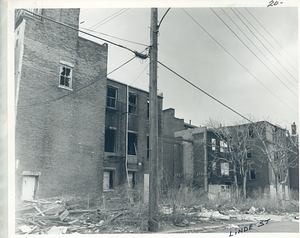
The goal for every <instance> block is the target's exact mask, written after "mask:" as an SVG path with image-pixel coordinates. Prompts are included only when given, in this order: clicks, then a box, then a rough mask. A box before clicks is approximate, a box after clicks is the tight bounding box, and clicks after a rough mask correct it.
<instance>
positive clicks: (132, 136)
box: [127, 132, 137, 155]
mask: <svg viewBox="0 0 300 238" xmlns="http://www.w3.org/2000/svg"><path fill="white" fill-rule="evenodd" d="M127 154H129V155H136V154H137V134H136V133H132V132H128V151H127Z"/></svg>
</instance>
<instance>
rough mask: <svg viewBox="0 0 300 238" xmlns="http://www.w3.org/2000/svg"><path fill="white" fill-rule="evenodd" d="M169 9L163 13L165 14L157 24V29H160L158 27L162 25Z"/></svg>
mask: <svg viewBox="0 0 300 238" xmlns="http://www.w3.org/2000/svg"><path fill="white" fill-rule="evenodd" d="M170 9H171V8H170V7H169V8H168V10H167V11H166V12H165V14H164V15H163V16H162V18H161V20H160V22H159V24H158V26H157V28H159V27H160V25H161V23H162V21H163V19H164V18H165V16H166V15H167V13H168V12H169V11H170Z"/></svg>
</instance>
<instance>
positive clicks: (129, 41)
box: [80, 27, 148, 46]
mask: <svg viewBox="0 0 300 238" xmlns="http://www.w3.org/2000/svg"><path fill="white" fill-rule="evenodd" d="M80 28H82V29H84V30H88V31H92V32H94V33H98V34H100V35H104V36H109V37H111V38H114V39H117V40H122V41H125V42H128V43H133V44H136V45H141V46H148V45H146V44H142V43H139V42H135V41H131V40H126V39H123V38H120V37H116V36H112V35H108V34H105V33H102V32H98V31H94V30H90V29H88V28H84V27H80Z"/></svg>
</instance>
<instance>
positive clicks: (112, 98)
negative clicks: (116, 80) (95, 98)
mask: <svg viewBox="0 0 300 238" xmlns="http://www.w3.org/2000/svg"><path fill="white" fill-rule="evenodd" d="M116 100H117V89H116V88H114V87H111V86H107V97H106V106H107V107H110V108H116Z"/></svg>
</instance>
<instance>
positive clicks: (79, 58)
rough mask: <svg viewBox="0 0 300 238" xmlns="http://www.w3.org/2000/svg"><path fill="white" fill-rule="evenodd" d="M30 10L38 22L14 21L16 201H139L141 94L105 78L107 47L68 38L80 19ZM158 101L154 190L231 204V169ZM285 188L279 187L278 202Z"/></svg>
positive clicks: (143, 175) (212, 141)
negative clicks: (191, 192)
mask: <svg viewBox="0 0 300 238" xmlns="http://www.w3.org/2000/svg"><path fill="white" fill-rule="evenodd" d="M30 10H31V11H32V12H34V13H37V14H38V15H34V14H30V13H28V12H27V11H24V10H16V12H15V115H16V126H15V145H16V146H15V148H16V149H15V162H16V198H21V199H23V200H32V199H37V198H46V197H54V196H63V195H75V196H77V195H78V196H80V195H83V194H87V193H91V192H93V193H94V192H95V193H98V194H102V193H110V192H113V191H114V190H115V189H116V188H117V187H118V186H120V185H122V184H124V183H126V184H127V185H128V187H129V188H130V189H132V190H137V191H140V195H141V196H142V197H145V198H146V197H147V195H145V194H147V191H148V186H149V154H150V150H149V94H148V92H146V91H143V90H140V89H138V88H134V87H131V86H128V85H125V84H123V83H121V82H118V81H116V80H113V79H109V78H107V54H108V46H107V44H98V43H95V42H93V41H90V40H87V39H85V38H82V37H80V36H79V35H78V31H76V30H74V29H72V28H75V29H78V28H79V13H80V9H30ZM41 16H42V17H41ZM48 18H51V19H59V22H60V23H62V24H57V23H55V22H52V21H49V20H47V19H48ZM63 24H65V25H68V26H71V27H72V28H69V27H66V26H65V25H63ZM157 97H158V161H159V168H160V170H161V173H160V174H161V175H162V176H161V182H162V183H164V184H170V186H171V183H176V184H177V185H180V184H190V185H192V186H196V187H199V188H200V187H201V188H203V189H204V190H205V191H207V192H209V193H210V194H213V195H216V194H220V193H221V194H222V193H224V194H225V195H226V196H230V186H231V185H232V181H233V177H232V176H233V174H232V170H231V169H230V166H231V164H229V163H228V162H222V161H221V160H218V161H215V160H214V158H215V157H214V156H213V154H216V153H223V152H222V151H220V148H222V146H221V147H220V143H221V141H222V140H220V138H219V137H217V136H216V134H215V133H214V132H213V131H212V130H210V129H209V128H207V127H198V126H193V125H191V124H188V123H185V122H184V120H183V119H179V118H176V117H175V109H172V108H170V109H166V110H163V96H162V95H158V96H157ZM266 125H268V127H274V128H275V127H276V126H274V125H272V124H270V123H267V124H266ZM276 128H277V127H276ZM252 154H253V155H254V154H255V152H252ZM269 167H270V166H269V165H268V164H266V165H265V167H263V168H261V169H260V170H256V171H260V172H255V171H254V170H252V171H249V177H248V178H247V179H248V184H249V186H250V188H251V187H252V188H254V187H257V186H261V187H263V188H264V187H270V186H272V185H274V174H272V171H271V169H270V168H269ZM297 173H298V171H296V170H295V171H294V174H295V176H297ZM293 179H294V180H296V177H293ZM298 180H299V173H298ZM239 183H240V181H239ZM290 184H292V183H291V181H290V180H287V181H286V182H285V183H284V184H283V185H282V186H283V191H284V192H285V194H284V196H285V197H286V198H288V195H287V194H288V191H289V189H290ZM298 184H299V183H298ZM294 186H295V188H297V186H298V188H299V185H297V184H296V185H294Z"/></svg>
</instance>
